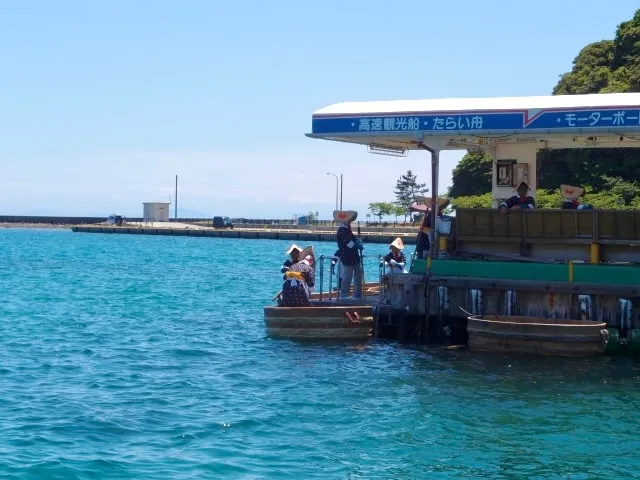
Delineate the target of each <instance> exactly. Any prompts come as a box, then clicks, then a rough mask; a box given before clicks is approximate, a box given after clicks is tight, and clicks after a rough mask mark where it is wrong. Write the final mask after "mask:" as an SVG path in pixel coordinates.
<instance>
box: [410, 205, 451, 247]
mask: <svg viewBox="0 0 640 480" xmlns="http://www.w3.org/2000/svg"><path fill="white" fill-rule="evenodd" d="M420 201H421V202H422V204H420V205H419V204H416V205H415V207H413V206H412V208H411V210H412V211H414V212H421V213H422V222H421V223H420V230H419V231H418V238H417V239H416V256H415V258H417V259H425V258H427V257H428V256H429V253H430V252H431V235H432V231H433V228H432V226H431V215H432V214H431V211H432V209H431V199H430V198H426V197H421V199H420ZM436 202H437V205H438V218H442V214H443V211H444V209H445V208H447V207H448V206H449V203H450V200H449V199H448V198H443V197H438V199H437V200H436Z"/></svg>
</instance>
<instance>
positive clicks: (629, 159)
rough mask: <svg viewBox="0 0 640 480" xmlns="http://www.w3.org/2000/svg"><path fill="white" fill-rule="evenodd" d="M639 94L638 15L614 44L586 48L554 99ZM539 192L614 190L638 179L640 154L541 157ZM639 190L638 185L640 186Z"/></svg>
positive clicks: (559, 153)
mask: <svg viewBox="0 0 640 480" xmlns="http://www.w3.org/2000/svg"><path fill="white" fill-rule="evenodd" d="M616 92H640V10H638V11H636V13H635V15H634V17H633V19H631V20H629V21H627V22H623V23H621V24H620V25H619V26H618V28H617V30H616V35H615V38H614V39H613V40H602V41H600V42H595V43H592V44H590V45H587V46H586V47H584V48H583V49H582V50H580V53H578V56H577V57H576V58H575V59H574V61H573V68H572V70H571V71H570V72H568V73H565V74H564V75H562V76H561V77H560V80H559V81H558V84H557V85H556V86H555V88H554V89H553V94H554V95H578V94H587V93H616ZM538 170H539V179H538V186H539V187H540V188H545V189H549V190H553V189H557V188H558V186H559V185H560V184H561V183H571V184H581V185H588V186H591V187H592V188H593V190H594V191H600V190H603V189H607V188H610V186H611V185H612V179H614V180H613V183H615V179H619V180H622V179H626V180H631V181H632V182H633V181H635V179H640V150H639V149H631V148H616V149H613V148H611V149H586V148H585V149H573V150H552V151H541V152H540V153H539V155H538ZM638 185H640V184H638Z"/></svg>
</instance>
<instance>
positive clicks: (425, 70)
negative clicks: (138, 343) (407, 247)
mask: <svg viewBox="0 0 640 480" xmlns="http://www.w3.org/2000/svg"><path fill="white" fill-rule="evenodd" d="M393 5H396V6H393ZM636 8H638V3H637V0H616V1H615V8H602V2H600V1H598V2H596V1H595V0H571V1H569V0H564V1H557V0H555V1H549V0H538V1H537V2H526V3H523V2H513V1H507V0H494V1H487V2H477V1H472V0H458V1H457V2H426V1H424V0H422V1H404V2H398V3H394V2H389V1H381V0H369V1H367V2H363V1H355V0H354V1H348V2H347V1H344V0H342V1H340V2H337V1H331V0H329V1H323V2H300V1H288V0H282V1H278V2H276V1H274V2H264V1H244V2H237V3H233V2H225V3H222V2H216V1H213V0H210V1H206V0H185V1H182V2H178V1H175V0H174V1H161V0H155V1H152V0H138V1H131V0H127V1H124V0H110V1H108V2H106V1H104V2H88V1H65V0H60V1H57V2H51V1H29V0H21V1H17V0H16V1H11V0H6V1H4V2H2V3H0V61H1V63H2V70H1V71H2V74H1V75H0V131H1V132H2V135H1V138H2V140H1V141H0V179H2V181H1V183H0V186H1V188H0V214H71V215H74V214H75V215H94V214H95V215H108V214H110V213H113V212H115V211H118V212H122V213H124V214H126V215H129V216H139V215H141V213H142V202H144V201H158V200H160V201H164V200H167V201H168V199H169V197H170V195H172V194H173V185H174V181H175V180H174V178H175V175H176V174H177V175H179V176H180V184H179V185H180V188H179V199H178V202H179V203H178V205H179V207H181V210H182V209H184V210H182V211H183V213H185V214H187V213H206V214H210V215H214V214H215V215H230V216H245V217H290V216H291V215H292V214H294V213H304V212H308V211H319V212H320V215H321V217H323V218H328V217H329V216H330V214H331V211H332V210H333V206H334V201H335V179H334V178H333V177H328V176H327V175H326V172H335V173H338V174H340V173H343V174H344V206H345V208H353V209H357V210H360V211H361V212H363V211H364V210H366V205H367V204H368V203H369V202H371V201H384V200H392V198H393V187H394V185H395V181H396V179H397V178H398V177H399V176H400V174H402V173H403V172H404V171H406V170H407V169H408V168H411V169H413V170H414V171H415V172H416V173H417V174H418V177H419V178H420V179H421V180H422V181H424V182H430V178H429V160H428V156H427V155H426V154H425V153H412V154H410V155H409V157H408V158H400V159H398V158H392V157H384V156H378V155H369V154H367V152H366V148H365V147H359V146H350V145H344V144H333V143H331V142H325V141H320V140H311V139H308V138H306V137H305V136H304V133H306V132H308V131H309V130H310V128H311V113H312V112H313V111H314V110H316V109H318V108H321V107H323V106H326V105H329V104H332V103H337V102H341V101H355V100H365V101H366V100H398V99H418V98H434V97H485V96H509V95H517V96H519V95H523V96H524V95H546V94H549V93H550V91H551V89H552V88H553V86H554V85H555V83H556V82H557V79H558V76H559V75H560V74H561V73H563V72H565V71H568V70H570V68H571V62H572V60H573V59H574V57H575V56H576V55H577V53H578V51H579V50H580V49H581V48H582V47H583V46H585V45H586V44H588V43H590V42H593V41H598V40H601V39H604V38H612V37H613V35H614V32H615V28H616V26H617V25H618V24H619V23H620V22H622V21H625V20H628V19H630V18H631V17H632V16H633V13H634V11H635V9H636ZM463 153H464V152H447V153H446V154H444V155H443V164H442V166H441V178H440V184H441V186H443V187H446V186H447V185H450V183H451V170H452V169H453V168H454V167H455V164H456V162H457V161H458V160H459V158H460V157H461V156H462V154H463Z"/></svg>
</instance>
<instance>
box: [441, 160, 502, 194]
mask: <svg viewBox="0 0 640 480" xmlns="http://www.w3.org/2000/svg"><path fill="white" fill-rule="evenodd" d="M492 165H493V160H492V158H491V157H490V156H489V155H484V154H481V153H467V154H466V155H465V156H464V157H462V160H460V162H459V163H458V165H456V168H454V169H453V176H452V179H453V186H452V187H451V188H450V189H449V193H448V194H449V196H450V197H453V198H456V197H460V196H469V195H482V194H483V193H487V192H490V191H491V169H492Z"/></svg>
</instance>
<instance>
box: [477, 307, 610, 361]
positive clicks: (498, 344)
mask: <svg viewBox="0 0 640 480" xmlns="http://www.w3.org/2000/svg"><path fill="white" fill-rule="evenodd" d="M467 331H468V332H469V350H476V351H484V352H514V353H530V354H537V355H558V356H586V355H601V354H602V353H604V350H605V348H606V346H607V341H608V339H609V332H608V331H607V325H606V323H599V322H593V321H590V320H565V319H552V318H537V317H516V316H514V317H511V316H504V317H503V316H498V315H494V316H485V317H482V318H478V317H469V319H468V324H467Z"/></svg>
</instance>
